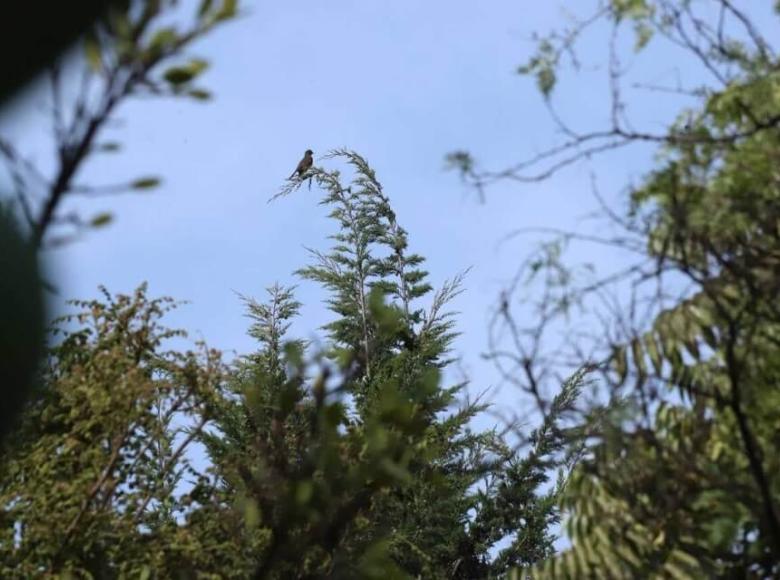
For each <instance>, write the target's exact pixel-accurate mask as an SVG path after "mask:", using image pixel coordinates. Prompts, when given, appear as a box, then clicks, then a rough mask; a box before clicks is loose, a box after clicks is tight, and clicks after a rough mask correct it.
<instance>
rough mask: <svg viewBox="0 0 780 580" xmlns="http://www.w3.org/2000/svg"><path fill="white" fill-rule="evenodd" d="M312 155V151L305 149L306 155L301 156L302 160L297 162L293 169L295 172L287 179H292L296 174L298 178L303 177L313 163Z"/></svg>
mask: <svg viewBox="0 0 780 580" xmlns="http://www.w3.org/2000/svg"><path fill="white" fill-rule="evenodd" d="M312 155H314V151H312V150H311V149H307V150H306V153H304V154H303V159H301V160H300V161H299V162H298V167H296V168H295V171H293V172H292V174H291V175H290V177H289V178H288V179H292V178H293V177H295V175H296V174H297V175H298V177H303V176H304V175H305V174H306V172H307V171H308V170H309V169H310V168H311V166H312V164H313V163H314V159H313V158H312Z"/></svg>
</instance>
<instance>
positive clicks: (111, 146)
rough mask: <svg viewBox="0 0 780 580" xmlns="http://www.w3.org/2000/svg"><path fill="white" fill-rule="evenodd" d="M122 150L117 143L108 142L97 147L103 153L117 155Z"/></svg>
mask: <svg viewBox="0 0 780 580" xmlns="http://www.w3.org/2000/svg"><path fill="white" fill-rule="evenodd" d="M121 148H122V146H121V145H120V144H119V143H117V142H116V141H107V142H106V143H101V144H99V145H98V146H97V147H96V149H97V150H98V151H102V152H103V153H115V152H117V151H119V150H120V149H121Z"/></svg>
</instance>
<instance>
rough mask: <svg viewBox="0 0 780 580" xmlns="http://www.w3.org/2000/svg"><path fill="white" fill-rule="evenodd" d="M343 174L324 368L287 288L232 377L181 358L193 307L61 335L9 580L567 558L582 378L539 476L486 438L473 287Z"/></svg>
mask: <svg viewBox="0 0 780 580" xmlns="http://www.w3.org/2000/svg"><path fill="white" fill-rule="evenodd" d="M332 158H338V159H344V160H346V161H347V163H348V164H349V166H350V167H351V168H352V169H353V170H354V176H353V178H352V180H351V182H350V184H349V186H346V187H345V186H344V185H342V182H341V179H340V175H339V173H338V172H336V171H332V172H328V171H325V170H323V169H320V168H313V169H312V170H311V174H312V176H313V179H314V180H316V181H317V183H319V184H320V185H321V186H323V189H324V192H325V196H324V199H323V205H325V206H326V207H328V208H329V210H330V217H331V218H332V219H333V221H334V223H335V224H336V226H337V232H336V233H335V234H334V235H333V236H332V240H333V247H332V248H331V250H330V251H329V252H327V253H321V252H312V255H313V257H314V259H315V263H314V265H312V266H309V267H307V268H304V269H302V270H301V271H300V274H301V276H302V277H303V278H304V280H314V281H315V282H318V283H319V284H321V286H322V287H323V288H324V289H325V290H326V292H327V293H328V296H329V298H328V304H329V306H330V308H331V310H332V312H333V315H334V319H333V320H332V321H331V322H330V323H328V324H327V326H326V327H325V330H326V332H327V337H328V341H327V343H326V344H325V345H323V346H322V347H318V348H315V347H314V346H313V345H312V344H309V343H306V342H305V341H301V340H295V339H291V338H290V337H288V336H287V334H288V332H289V330H290V328H291V324H292V322H293V320H294V319H295V318H296V317H297V316H298V314H299V310H300V306H301V305H300V304H299V303H298V302H297V300H296V299H295V297H294V293H293V289H292V288H284V287H281V286H279V285H275V286H272V287H271V288H269V290H268V292H269V296H268V301H267V302H265V303H263V302H258V301H255V300H253V299H251V298H244V301H245V303H246V306H247V311H248V316H249V318H250V320H251V324H250V327H249V334H250V336H252V337H253V338H254V339H255V340H256V341H257V343H258V348H257V350H256V351H255V352H252V353H249V354H247V355H245V356H242V357H239V358H238V359H237V360H236V361H235V362H234V363H233V364H232V365H231V366H230V367H226V366H224V365H223V364H222V363H221V361H220V355H219V353H218V352H216V351H213V350H209V349H206V348H205V347H203V346H200V347H199V348H198V349H197V350H196V351H195V352H190V351H186V352H180V351H178V350H169V349H168V347H167V346H166V345H167V342H168V341H169V340H170V339H176V340H180V339H181V338H182V336H183V333H181V332H180V331H172V330H168V329H167V328H165V327H164V326H162V323H161V318H162V316H163V315H164V314H165V313H166V312H167V311H168V310H169V309H170V308H171V307H173V303H172V302H171V301H170V300H169V299H157V300H153V299H149V298H147V296H146V288H145V286H142V287H141V288H139V289H138V290H137V291H136V293H135V294H134V295H132V296H122V295H120V296H117V297H114V296H112V295H110V294H108V293H107V292H105V291H104V299H103V300H102V301H98V300H93V301H86V302H75V303H74V306H75V307H77V308H78V309H79V312H77V313H76V314H74V315H72V316H70V317H68V318H66V319H63V320H61V321H59V323H58V324H57V326H56V327H55V333H56V335H57V336H61V337H62V338H61V340H60V341H59V342H58V343H57V344H56V345H55V346H53V347H52V348H51V350H50V353H49V359H48V364H47V366H46V369H45V372H43V373H42V375H41V377H40V381H41V388H40V389H39V390H38V392H37V397H36V398H35V400H34V401H33V402H32V404H30V405H29V406H28V408H27V410H26V413H25V416H24V418H23V421H22V423H21V425H20V426H19V428H18V429H16V430H15V431H14V433H13V436H12V438H9V440H8V444H7V445H6V446H5V447H4V448H3V449H2V456H0V524H1V525H0V534H1V535H0V575H3V576H8V575H9V574H12V573H13V574H22V575H27V576H30V575H35V574H36V573H38V572H40V571H46V572H47V573H48V574H50V575H54V576H56V575H60V576H67V575H71V577H128V576H130V577H135V576H141V577H149V576H150V575H154V576H155V577H171V576H178V577H185V578H195V577H198V578H212V577H213V578H225V577H227V578H247V577H257V578H290V577H323V576H332V577H339V578H379V577H387V576H388V575H390V576H391V577H395V578H405V577H425V578H464V579H465V578H481V577H487V576H490V575H500V574H502V573H504V572H506V571H507V570H508V569H509V568H510V567H511V566H515V565H525V564H530V563H533V562H536V561H538V560H539V559H540V558H543V557H545V556H547V555H548V554H549V553H551V550H552V541H553V537H552V536H551V535H550V532H549V526H550V525H551V524H553V523H555V522H556V521H557V507H556V498H557V496H558V494H559V492H560V490H561V485H562V481H563V479H561V480H560V481H559V483H558V485H556V486H553V487H551V488H550V486H549V482H548V477H549V473H550V471H551V470H554V469H555V468H557V467H561V468H562V472H561V476H563V472H564V471H565V470H567V469H568V467H569V465H570V462H569V457H566V453H565V448H564V444H565V441H566V440H567V436H566V433H565V432H564V431H563V430H562V428H561V423H562V422H563V421H564V420H565V419H566V414H567V413H568V412H569V411H570V410H571V409H572V405H573V401H574V400H575V399H576V398H577V396H578V394H579V389H580V385H581V379H582V377H575V378H574V379H573V380H572V381H571V382H570V383H568V384H567V386H566V388H565V389H564V392H563V393H561V395H560V396H559V397H558V398H557V399H556V401H555V402H554V404H553V405H552V407H551V409H550V412H549V414H548V416H547V417H546V420H545V422H543V424H542V425H540V426H539V428H538V429H537V430H536V431H534V432H533V433H532V434H531V436H530V443H531V450H530V452H529V453H528V455H526V456H524V455H522V454H521V453H520V452H519V450H518V449H517V448H514V447H512V446H510V445H509V443H508V442H507V441H504V440H502V438H501V437H500V436H499V435H498V433H497V432H495V431H486V432H476V431H474V430H472V428H471V426H470V423H471V420H472V419H473V418H474V417H475V416H477V414H479V413H481V412H482V411H483V410H484V409H485V405H482V404H480V403H479V402H465V403H463V404H461V405H457V399H458V397H459V396H460V395H461V394H462V393H463V389H464V387H465V384H456V385H453V386H449V387H445V386H443V385H442V372H443V370H444V369H445V368H446V366H447V364H448V363H449V354H448V353H449V349H450V346H451V343H452V340H453V339H454V337H455V336H456V332H455V328H454V320H453V317H452V314H451V313H450V312H448V311H447V305H448V303H449V302H450V301H451V300H452V299H453V298H454V297H456V296H457V295H458V294H459V292H460V291H461V290H460V287H461V283H462V279H463V276H456V277H455V278H454V279H453V280H452V281H449V282H446V283H445V284H444V285H443V286H442V287H441V289H439V290H438V291H435V292H434V291H433V289H432V288H431V286H430V284H429V283H428V282H427V275H426V273H425V272H424V271H423V270H422V263H423V258H422V257H421V256H419V255H417V254H413V253H411V252H410V251H409V249H408V239H407V234H406V232H405V230H403V228H401V227H400V225H399V224H398V222H397V220H396V216H395V213H394V212H393V210H392V208H391V206H390V202H389V198H388V197H387V196H386V194H385V193H384V192H383V191H382V187H381V185H380V183H379V182H378V180H377V179H376V177H375V175H374V172H373V170H372V169H371V168H370V167H369V166H368V164H367V163H366V161H365V160H364V159H363V158H361V157H360V156H359V155H357V154H355V153H353V152H349V151H339V152H336V153H334V155H333V156H332ZM297 186H300V183H298V184H297ZM294 187H295V186H294ZM424 301H425V302H427V304H425V303H424ZM197 444H200V445H202V446H203V447H204V448H205V450H206V454H207V456H206V458H203V457H201V458H200V460H199V461H195V458H196V457H197V452H196V451H195V448H194V447H193V446H194V445H197ZM545 486H547V487H548V488H549V489H544V490H543V488H544V487H545ZM502 542H503V543H505V544H506V545H504V546H502V547H501V549H500V550H499V552H498V556H497V557H494V556H493V555H492V553H491V551H492V550H494V549H495V548H496V547H497V546H498V545H499V544H500V543H502Z"/></svg>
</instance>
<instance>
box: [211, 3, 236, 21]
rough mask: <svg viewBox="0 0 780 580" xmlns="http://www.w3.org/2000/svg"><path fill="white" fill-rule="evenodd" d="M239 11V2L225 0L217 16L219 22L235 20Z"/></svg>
mask: <svg viewBox="0 0 780 580" xmlns="http://www.w3.org/2000/svg"><path fill="white" fill-rule="evenodd" d="M237 10H238V0H223V2H222V8H220V10H219V12H218V13H217V15H216V19H217V20H227V19H228V18H233V17H234V16H235V15H236V11H237Z"/></svg>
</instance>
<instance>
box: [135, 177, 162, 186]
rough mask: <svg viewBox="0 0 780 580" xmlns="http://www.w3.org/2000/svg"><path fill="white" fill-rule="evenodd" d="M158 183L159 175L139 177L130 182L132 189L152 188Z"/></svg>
mask: <svg viewBox="0 0 780 580" xmlns="http://www.w3.org/2000/svg"><path fill="white" fill-rule="evenodd" d="M159 185H160V178H159V177H141V178H139V179H136V180H135V181H133V182H132V183H131V184H130V187H131V188H133V189H153V188H155V187H158V186H159Z"/></svg>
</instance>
